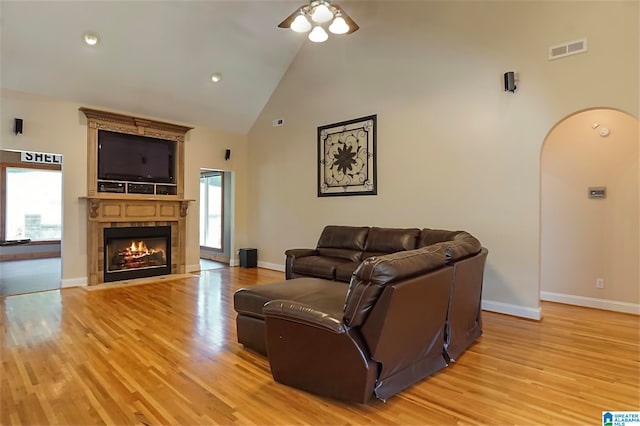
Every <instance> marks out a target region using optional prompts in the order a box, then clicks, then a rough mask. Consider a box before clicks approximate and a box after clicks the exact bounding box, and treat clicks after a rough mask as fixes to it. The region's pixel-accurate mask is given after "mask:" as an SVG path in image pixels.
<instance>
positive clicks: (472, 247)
mask: <svg viewBox="0 0 640 426" xmlns="http://www.w3.org/2000/svg"><path fill="white" fill-rule="evenodd" d="M480 250H482V244H480V241H478V239H477V238H476V237H474V236H473V235H471V234H469V233H468V232H464V231H461V232H458V233H457V234H456V236H455V237H454V239H453V240H452V241H450V242H448V245H447V247H446V248H445V256H446V259H447V263H453V262H456V261H458V260H461V259H465V258H467V257H469V256H473V255H474V254H477V253H480Z"/></svg>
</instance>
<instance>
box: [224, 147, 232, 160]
mask: <svg viewBox="0 0 640 426" xmlns="http://www.w3.org/2000/svg"><path fill="white" fill-rule="evenodd" d="M224 159H225V160H229V159H231V150H230V149H227V150H225V152H224Z"/></svg>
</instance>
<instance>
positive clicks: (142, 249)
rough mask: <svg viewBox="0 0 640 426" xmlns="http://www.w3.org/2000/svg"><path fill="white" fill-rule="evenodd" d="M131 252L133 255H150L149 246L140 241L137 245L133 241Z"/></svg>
mask: <svg viewBox="0 0 640 426" xmlns="http://www.w3.org/2000/svg"><path fill="white" fill-rule="evenodd" d="M129 251H130V252H131V253H138V252H142V253H148V252H149V249H147V245H146V244H145V243H144V241H138V243H137V244H136V242H135V241H131V246H130V247H129Z"/></svg>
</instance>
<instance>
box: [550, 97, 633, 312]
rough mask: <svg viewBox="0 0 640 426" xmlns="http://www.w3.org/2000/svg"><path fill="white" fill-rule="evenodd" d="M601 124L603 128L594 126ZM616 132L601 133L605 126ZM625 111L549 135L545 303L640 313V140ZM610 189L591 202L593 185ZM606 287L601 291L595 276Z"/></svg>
mask: <svg viewBox="0 0 640 426" xmlns="http://www.w3.org/2000/svg"><path fill="white" fill-rule="evenodd" d="M594 125H598V126H597V127H596V128H593V127H594ZM605 128H606V129H608V130H609V132H610V134H609V135H608V136H606V137H602V136H600V134H599V132H600V131H601V130H602V129H605ZM638 130H639V128H638V120H636V119H635V118H633V117H631V116H629V115H627V114H624V113H622V112H620V111H615V110H607V109H594V110H589V111H583V112H580V113H578V114H575V115H573V116H571V117H569V118H567V119H566V120H564V121H562V123H560V124H559V125H558V126H556V127H555V128H554V129H553V130H552V131H551V133H550V134H549V136H548V137H547V139H546V141H545V143H544V147H543V150H542V164H541V185H542V189H541V191H542V200H541V204H542V206H541V209H542V213H541V215H542V216H541V220H542V246H541V272H540V274H541V280H540V289H541V296H542V298H543V299H548V300H556V301H561V302H568V303H575V304H581V305H586V306H593V307H600V308H608V309H615V310H623V311H626V312H635V313H640V309H639V308H640V305H639V303H640V285H639V283H640V275H639V273H638V259H640V248H639V246H640V242H639V239H638V232H639V231H640V223H639V222H640V211H639V209H638V203H639V201H640V200H639V199H640V187H639V185H638V178H639V171H638V170H639V169H638V167H639V166H638V161H639V159H640V135H639V132H638ZM601 186H604V187H606V191H607V195H606V198H604V199H590V198H588V196H587V192H588V188H589V187H601ZM597 278H602V279H604V284H605V286H604V288H602V289H600V288H596V285H595V284H596V279H597Z"/></svg>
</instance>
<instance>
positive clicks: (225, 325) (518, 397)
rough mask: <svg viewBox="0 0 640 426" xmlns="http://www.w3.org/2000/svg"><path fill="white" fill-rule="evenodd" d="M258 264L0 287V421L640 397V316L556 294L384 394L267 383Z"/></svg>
mask: <svg viewBox="0 0 640 426" xmlns="http://www.w3.org/2000/svg"><path fill="white" fill-rule="evenodd" d="M282 279H283V274H282V273H280V272H274V271H269V270H264V269H257V268H253V269H243V268H237V267H236V268H229V267H225V268H222V269H216V270H210V271H204V272H201V273H200V275H199V276H194V277H193V278H186V279H180V280H175V281H163V282H160V283H157V284H147V285H138V286H129V287H121V288H114V289H108V290H101V291H86V290H84V289H82V288H74V289H66V290H57V291H49V292H43V293H34V294H28V295H19V296H10V297H2V298H0V320H1V321H2V324H1V327H0V330H1V331H0V333H1V334H0V344H1V352H0V355H1V364H0V375H1V379H0V381H1V387H0V392H1V399H0V402H1V405H0V423H1V424H3V425H10V424H29V425H36V424H42V425H44V424H65V425H67V424H83V425H85V424H92V425H93V424H96V425H98V424H116V425H120V424H122V425H125V424H142V425H161V424H180V425H196V424H259V425H267V424H314V425H315V424H333V425H337V424H341V425H349V424H402V425H417V424H421V425H422V424H434V425H447V424H472V425H473V424H496V425H498V424H499V425H506V424H519V425H530V424H549V425H552V424H553V425H558V424H560V425H586V424H592V425H599V424H602V420H601V415H602V414H601V413H602V411H603V410H615V411H628V410H636V411H637V410H640V402H639V380H640V377H639V368H640V360H639V343H638V341H639V334H638V333H639V332H638V328H639V327H638V326H639V317H637V316H633V315H626V314H617V313H611V312H605V311H598V310H593V309H586V308H577V307H570V306H565V305H558V304H552V303H544V304H543V314H544V319H543V321H541V322H534V321H527V320H522V319H517V318H513V317H509V316H503V315H498V314H493V313H489V312H485V313H484V335H483V336H482V337H481V338H480V339H479V341H478V342H477V343H476V344H475V345H474V346H473V347H472V348H471V349H470V350H468V351H467V352H466V353H465V354H464V355H463V356H461V357H460V359H459V361H458V362H457V363H456V364H454V365H451V366H449V367H448V368H446V369H444V370H442V371H441V372H439V373H437V374H436V375H434V376H432V377H430V378H428V379H426V380H424V381H423V382H421V383H419V384H418V385H415V386H413V387H411V388H410V389H408V390H406V391H405V392H403V393H401V394H399V395H396V396H394V397H392V398H391V399H389V401H388V402H387V403H382V402H379V401H374V402H373V403H370V404H368V405H347V404H343V403H339V402H335V401H332V400H329V399H323V398H319V397H316V396H313V395H310V394H306V393H304V392H301V391H298V390H295V389H291V388H288V387H285V386H283V385H280V384H277V383H274V382H273V380H272V378H271V374H270V371H269V364H268V362H267V360H266V359H265V358H263V357H261V356H259V355H257V354H255V353H252V352H249V351H246V350H244V349H243V348H242V347H241V346H239V345H238V344H237V343H236V332H235V313H234V311H233V306H232V304H233V298H232V296H233V292H234V291H235V290H236V289H238V288H240V287H243V286H249V285H255V284H261V283H268V282H274V281H280V280H282Z"/></svg>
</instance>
